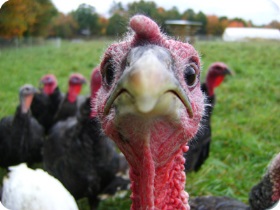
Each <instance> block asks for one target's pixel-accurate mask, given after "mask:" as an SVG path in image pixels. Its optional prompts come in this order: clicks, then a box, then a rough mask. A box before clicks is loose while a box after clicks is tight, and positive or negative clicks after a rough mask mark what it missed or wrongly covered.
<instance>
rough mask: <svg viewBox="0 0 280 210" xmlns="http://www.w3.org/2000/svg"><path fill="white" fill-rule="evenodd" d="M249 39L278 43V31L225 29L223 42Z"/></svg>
mask: <svg viewBox="0 0 280 210" xmlns="http://www.w3.org/2000/svg"><path fill="white" fill-rule="evenodd" d="M249 39H271V40H279V41H280V30H278V29H269V28H230V27H229V28H226V29H225V31H224V33H223V40H224V41H246V40H249Z"/></svg>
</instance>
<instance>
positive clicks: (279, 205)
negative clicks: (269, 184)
mask: <svg viewBox="0 0 280 210" xmlns="http://www.w3.org/2000/svg"><path fill="white" fill-rule="evenodd" d="M267 210H280V201H278V202H277V203H276V204H275V206H273V207H272V208H270V209H267Z"/></svg>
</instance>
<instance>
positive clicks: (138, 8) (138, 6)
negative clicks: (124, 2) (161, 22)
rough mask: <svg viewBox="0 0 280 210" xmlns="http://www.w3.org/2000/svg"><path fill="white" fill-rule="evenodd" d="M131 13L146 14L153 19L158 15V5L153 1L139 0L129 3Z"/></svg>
mask: <svg viewBox="0 0 280 210" xmlns="http://www.w3.org/2000/svg"><path fill="white" fill-rule="evenodd" d="M128 13H129V15H134V14H139V13H140V14H144V15H147V16H149V17H151V18H153V19H156V18H157V16H158V11H157V5H156V4H155V3H154V2H153V1H147V2H146V1H143V0H141V1H139V2H133V3H130V4H128Z"/></svg>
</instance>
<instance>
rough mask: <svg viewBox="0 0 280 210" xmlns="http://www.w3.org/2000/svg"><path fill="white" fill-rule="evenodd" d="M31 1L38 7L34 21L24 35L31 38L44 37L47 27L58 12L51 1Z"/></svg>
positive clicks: (46, 33)
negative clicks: (28, 35)
mask: <svg viewBox="0 0 280 210" xmlns="http://www.w3.org/2000/svg"><path fill="white" fill-rule="evenodd" d="M33 1H34V2H36V4H37V5H38V6H37V10H36V21H35V23H34V24H33V25H31V26H30V27H29V28H28V30H27V32H26V33H27V34H30V35H32V36H46V35H48V32H49V31H48V28H49V27H48V26H49V24H50V23H51V22H52V20H53V18H54V17H55V16H56V15H57V14H58V11H57V9H56V8H55V6H54V5H53V3H52V2H51V0H33Z"/></svg>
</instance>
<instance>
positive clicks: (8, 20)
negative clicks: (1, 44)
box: [0, 0, 38, 38]
mask: <svg viewBox="0 0 280 210" xmlns="http://www.w3.org/2000/svg"><path fill="white" fill-rule="evenodd" d="M37 9H38V5H37V4H34V3H33V2H32V0H10V1H7V2H6V3H5V4H3V5H2V7H1V9H0V36H2V37H6V38H12V37H21V36H22V35H23V33H24V32H25V31H27V29H28V27H29V26H31V25H33V24H34V23H35V21H36V10H37Z"/></svg>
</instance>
